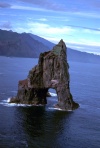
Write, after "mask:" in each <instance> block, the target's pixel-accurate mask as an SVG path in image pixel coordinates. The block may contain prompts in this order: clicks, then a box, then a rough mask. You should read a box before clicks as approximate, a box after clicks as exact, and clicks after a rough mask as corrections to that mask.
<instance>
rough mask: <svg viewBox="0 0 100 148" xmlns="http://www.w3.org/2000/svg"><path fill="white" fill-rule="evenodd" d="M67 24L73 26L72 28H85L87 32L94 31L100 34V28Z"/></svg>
mask: <svg viewBox="0 0 100 148" xmlns="http://www.w3.org/2000/svg"><path fill="white" fill-rule="evenodd" d="M67 26H69V27H72V28H80V29H83V31H84V32H86V33H93V32H94V33H97V34H100V28H91V27H84V26H76V25H67ZM91 31H92V32H91Z"/></svg>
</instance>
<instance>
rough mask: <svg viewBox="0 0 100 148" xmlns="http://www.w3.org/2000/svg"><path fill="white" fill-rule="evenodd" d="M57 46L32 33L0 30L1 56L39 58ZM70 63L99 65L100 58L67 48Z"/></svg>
mask: <svg viewBox="0 0 100 148" xmlns="http://www.w3.org/2000/svg"><path fill="white" fill-rule="evenodd" d="M54 45H55V44H54V43H51V42H50V41H48V40H46V39H44V38H41V37H39V36H37V35H34V34H30V33H22V34H19V33H16V32H12V31H5V30H0V55H2V56H9V57H29V58H37V57H39V54H40V53H41V52H44V51H48V50H51V49H52V48H53V46H54ZM67 54H68V61H76V62H85V63H87V62H90V63H99V62H100V56H97V55H94V54H89V53H86V52H80V51H77V50H73V49H70V48H67Z"/></svg>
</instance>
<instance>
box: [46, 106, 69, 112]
mask: <svg viewBox="0 0 100 148" xmlns="http://www.w3.org/2000/svg"><path fill="white" fill-rule="evenodd" d="M48 109H49V110H59V111H68V112H71V111H72V110H64V109H61V108H56V107H49V108H48Z"/></svg>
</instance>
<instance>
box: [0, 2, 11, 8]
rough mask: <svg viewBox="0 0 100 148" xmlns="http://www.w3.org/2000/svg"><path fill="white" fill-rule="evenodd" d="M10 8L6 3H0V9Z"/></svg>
mask: <svg viewBox="0 0 100 148" xmlns="http://www.w3.org/2000/svg"><path fill="white" fill-rule="evenodd" d="M10 7H11V5H10V4H8V3H2V2H0V8H10Z"/></svg>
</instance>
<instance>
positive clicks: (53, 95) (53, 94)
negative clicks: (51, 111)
mask: <svg viewBox="0 0 100 148" xmlns="http://www.w3.org/2000/svg"><path fill="white" fill-rule="evenodd" d="M49 93H50V95H51V96H52V97H56V96H57V94H55V93H52V92H49Z"/></svg>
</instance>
